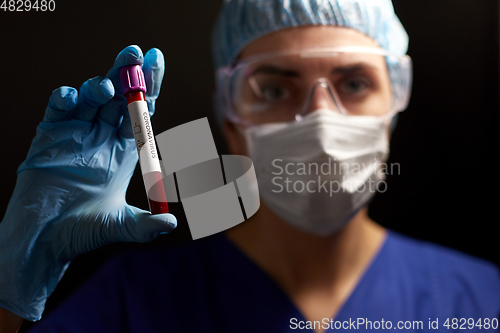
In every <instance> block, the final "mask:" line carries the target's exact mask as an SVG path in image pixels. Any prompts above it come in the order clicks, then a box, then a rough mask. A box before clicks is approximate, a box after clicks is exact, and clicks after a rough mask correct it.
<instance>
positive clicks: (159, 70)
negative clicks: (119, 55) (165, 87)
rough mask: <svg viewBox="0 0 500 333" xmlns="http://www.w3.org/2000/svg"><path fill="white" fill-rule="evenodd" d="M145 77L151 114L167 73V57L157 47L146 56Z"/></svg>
mask: <svg viewBox="0 0 500 333" xmlns="http://www.w3.org/2000/svg"><path fill="white" fill-rule="evenodd" d="M142 70H143V71H144V78H145V80H146V88H147V92H146V96H145V97H146V102H147V103H148V108H149V116H152V115H153V114H154V112H155V102H156V99H157V98H158V96H159V95H160V88H161V82H162V80H163V75H164V74H165V58H164V57H163V53H162V52H161V51H160V50H159V49H157V48H152V49H151V50H149V51H148V52H147V53H146V55H145V56H144V65H143V67H142Z"/></svg>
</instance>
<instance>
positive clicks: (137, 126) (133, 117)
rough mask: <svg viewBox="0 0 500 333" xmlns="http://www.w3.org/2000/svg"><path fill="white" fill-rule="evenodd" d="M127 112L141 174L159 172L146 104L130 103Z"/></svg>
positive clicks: (139, 102)
mask: <svg viewBox="0 0 500 333" xmlns="http://www.w3.org/2000/svg"><path fill="white" fill-rule="evenodd" d="M128 112H129V114H130V121H131V123H132V132H133V133H134V138H135V144H136V146H137V152H138V153H139V163H140V165H141V172H142V174H143V175H144V174H146V173H148V172H153V171H158V172H161V168H160V159H159V158H158V152H157V151H156V145H155V137H154V135H153V127H152V126H151V121H150V118H149V111H148V104H147V103H146V102H145V101H137V102H132V103H130V104H129V105H128Z"/></svg>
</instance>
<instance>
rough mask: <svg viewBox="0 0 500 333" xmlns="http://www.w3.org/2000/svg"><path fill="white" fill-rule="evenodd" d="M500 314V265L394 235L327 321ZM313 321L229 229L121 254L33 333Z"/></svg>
mask: <svg viewBox="0 0 500 333" xmlns="http://www.w3.org/2000/svg"><path fill="white" fill-rule="evenodd" d="M499 315H500V274H499V270H498V267H496V266H495V265H493V264H491V263H488V262H485V261H483V260H480V259H477V258H474V257H471V256H469V255H466V254H463V253H460V252H457V251H455V250H451V249H447V248H443V247H441V246H439V245H435V244H431V243H427V242H422V241H418V240H415V239H411V238H409V237H406V236H403V235H401V234H398V233H396V232H393V231H389V233H388V237H387V238H386V240H385V242H384V244H383V246H382V248H381V249H380V251H379V253H378V254H377V255H376V257H375V258H374V259H373V261H372V263H371V264H370V266H369V267H368V268H367V270H366V271H365V273H364V275H363V277H362V278H361V280H360V282H359V284H358V285H357V287H356V288H355V290H354V291H353V293H352V294H351V295H350V297H349V298H348V300H347V301H346V302H345V303H344V305H343V307H342V308H341V309H340V311H339V313H338V314H337V315H336V317H335V318H333V319H332V320H334V321H333V322H331V321H330V322H328V319H325V322H322V323H321V324H322V325H323V328H327V326H325V325H329V327H330V328H329V329H328V330H327V331H336V330H339V329H340V330H353V329H356V330H358V331H371V332H372V331H379V330H384V328H385V329H388V328H389V322H390V325H391V330H396V331H399V330H401V331H409V332H415V331H422V332H450V331H455V328H456V331H457V332H458V331H460V332H464V328H467V331H470V332H498V331H499V329H498V328H497V329H493V328H492V326H493V327H497V326H496V325H498V318H499ZM454 318H456V319H454ZM469 318H472V319H469ZM447 319H448V322H446V320H447ZM363 320H364V322H363ZM436 320H437V322H436ZM479 320H480V321H479ZM326 322H328V324H326ZM414 322H415V323H414ZM486 322H489V323H490V325H489V326H488V325H486ZM420 323H421V324H420ZM446 323H448V326H446ZM454 323H455V325H454ZM464 323H466V324H465V325H464ZM472 323H473V326H472V329H469V328H470V327H469V326H468V325H471V324H472ZM319 324H320V323H319V322H318V323H316V325H317V326H316V327H319ZM358 324H359V325H358ZM312 325H313V323H309V325H308V323H307V321H306V319H305V318H304V316H303V315H302V314H301V313H300V312H299V310H298V309H297V308H296V307H295V305H294V304H293V303H292V302H291V301H290V299H289V298H288V296H287V295H286V294H285V293H284V292H283V291H282V289H281V288H280V287H279V286H278V284H277V283H276V282H275V281H274V280H272V279H271V278H270V276H268V275H267V274H266V273H265V272H264V271H262V269H261V268H260V267H259V266H257V265H256V264H255V263H254V262H253V261H251V260H250V259H249V258H248V257H247V256H246V255H245V254H244V253H243V252H241V251H240V250H239V248H237V247H236V246H235V245H234V244H233V243H232V242H231V241H230V240H229V239H228V238H227V237H226V236H225V234H223V233H221V234H217V235H214V236H211V237H207V238H205V239H202V240H198V241H194V242H190V243H188V244H185V245H183V246H180V247H177V248H174V249H169V250H165V251H149V250H148V251H140V252H130V253H124V254H122V255H120V256H118V257H116V258H114V259H113V260H111V261H110V262H109V263H108V264H106V265H105V266H104V267H103V268H102V269H101V270H100V271H99V272H98V273H97V274H96V275H95V276H93V278H92V279H91V280H89V281H88V282H87V283H86V284H85V285H83V287H81V288H80V289H79V290H78V291H77V292H76V293H75V294H74V295H72V296H70V297H69V298H68V299H67V300H66V301H65V302H64V303H63V304H62V305H61V306H60V307H59V308H58V309H56V310H55V311H53V312H52V313H51V314H50V315H48V316H47V317H46V318H44V319H42V320H41V322H39V323H38V324H37V325H35V326H34V327H33V329H32V332H106V333H111V332H141V333H143V332H206V333H211V332H214V333H215V332H218V333H220V332H243V333H244V332H252V333H255V332H273V333H278V332H296V331H303V332H313V330H312V329H311V328H310V327H311V326H312ZM356 325H357V326H356ZM370 325H371V326H370ZM398 325H399V326H398ZM410 325H413V326H410ZM419 325H421V326H419ZM429 325H430V326H429ZM478 325H481V328H479V326H478ZM405 326H406V329H405ZM308 327H309V328H308ZM377 327H378V329H377ZM429 327H431V328H429ZM460 327H461V328H462V329H460ZM488 327H489V329H487V328H488ZM398 328H400V329H398Z"/></svg>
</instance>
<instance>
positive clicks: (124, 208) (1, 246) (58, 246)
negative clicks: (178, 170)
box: [0, 46, 177, 321]
mask: <svg viewBox="0 0 500 333" xmlns="http://www.w3.org/2000/svg"><path fill="white" fill-rule="evenodd" d="M143 60H144V64H143V70H144V72H145V77H146V83H147V89H148V93H147V97H146V100H147V102H148V106H149V110H150V112H151V114H152V113H153V112H154V102H155V100H156V98H157V97H158V94H159V89H160V85H161V81H162V79H163V73H164V60H163V54H162V53H161V52H160V50H158V49H152V50H150V51H149V52H148V53H147V54H146V56H145V57H143V55H142V51H141V50H140V48H139V47H137V46H129V47H127V48H125V49H124V50H123V51H122V52H120V54H119V55H118V57H117V58H116V60H115V64H114V66H113V68H112V69H111V70H110V71H109V73H108V74H107V76H106V77H105V78H104V77H95V78H93V79H90V80H88V81H87V82H85V83H84V84H83V85H82V87H81V88H80V94H78V92H77V91H76V89H73V88H70V87H61V88H59V89H57V90H55V91H54V92H53V94H52V97H51V98H50V101H49V105H48V107H47V110H46V113H45V117H44V120H43V122H42V123H40V125H39V126H38V128H37V134H36V137H35V139H34V140H33V143H32V145H31V148H30V150H29V153H28V157H27V159H26V161H24V162H23V163H22V164H21V166H20V167H19V170H18V178H17V184H16V187H15V189H14V194H13V195H12V198H11V200H10V202H9V206H8V208H7V212H6V214H5V216H4V219H3V221H2V223H0V307H3V308H5V309H7V310H9V311H11V312H13V313H15V314H17V315H19V316H21V317H23V318H25V319H28V320H33V321H34V320H39V319H40V318H41V315H42V312H43V309H44V306H45V301H46V299H47V297H48V296H49V295H50V294H51V293H52V291H53V290H54V289H55V287H56V285H57V283H58V282H59V280H60V279H61V277H62V276H63V274H64V272H65V270H66V269H67V267H68V265H69V262H70V260H72V259H73V258H74V257H75V256H77V255H78V254H81V253H84V252H88V251H90V250H93V249H95V248H98V247H100V246H103V245H106V244H110V243H113V242H148V241H151V240H153V239H154V238H156V237H157V236H158V235H160V234H161V233H168V232H170V231H171V230H172V229H174V228H175V227H176V225H177V221H176V219H175V217H174V216H173V215H171V214H161V215H151V214H150V213H149V212H147V211H144V210H141V209H138V208H136V207H132V206H130V205H128V204H127V203H126V201H125V192H126V190H127V187H128V184H129V181H130V178H131V177H132V174H133V172H134V169H135V167H136V164H137V161H138V156H137V151H136V147H135V141H134V138H133V133H132V128H131V124H130V118H129V117H128V111H127V103H126V99H125V98H124V97H123V96H122V93H121V87H120V81H119V68H120V67H121V66H124V65H130V64H142V63H143Z"/></svg>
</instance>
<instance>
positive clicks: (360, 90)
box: [338, 76, 373, 96]
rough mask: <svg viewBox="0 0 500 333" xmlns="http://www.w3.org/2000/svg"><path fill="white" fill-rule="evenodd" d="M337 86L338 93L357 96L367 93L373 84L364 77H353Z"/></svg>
mask: <svg viewBox="0 0 500 333" xmlns="http://www.w3.org/2000/svg"><path fill="white" fill-rule="evenodd" d="M338 86H339V88H338V89H339V92H340V93H343V94H347V95H352V96H355V95H358V96H359V95H364V94H366V93H368V91H369V89H370V88H372V86H373V84H372V83H371V81H370V80H369V79H367V78H365V77H361V76H353V77H348V78H346V79H344V80H342V81H341V82H340V84H339V85H338Z"/></svg>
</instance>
